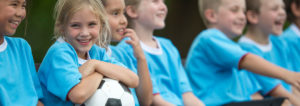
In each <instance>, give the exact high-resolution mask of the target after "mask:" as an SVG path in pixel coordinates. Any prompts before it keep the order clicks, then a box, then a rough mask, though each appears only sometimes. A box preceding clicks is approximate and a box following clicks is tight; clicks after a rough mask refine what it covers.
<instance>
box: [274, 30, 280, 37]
mask: <svg viewBox="0 0 300 106" xmlns="http://www.w3.org/2000/svg"><path fill="white" fill-rule="evenodd" d="M281 33H282V31H280V32H274V33H273V35H274V36H280V35H281Z"/></svg>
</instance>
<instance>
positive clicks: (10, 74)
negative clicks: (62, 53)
mask: <svg viewBox="0 0 300 106" xmlns="http://www.w3.org/2000/svg"><path fill="white" fill-rule="evenodd" d="M25 8H26V0H0V14H1V15H0V71H1V74H0V105H1V106H16V105H24V106H35V105H43V104H42V103H41V102H40V101H39V99H41V98H42V97H43V93H42V89H41V86H40V82H39V80H38V77H37V75H36V70H35V66H34V61H33V57H32V53H31V48H30V45H29V44H28V43H27V42H26V41H25V40H24V39H21V38H13V37H10V35H13V34H14V33H15V32H16V29H17V28H18V26H19V25H20V23H21V22H22V20H23V19H24V18H25V16H26V9H25Z"/></svg>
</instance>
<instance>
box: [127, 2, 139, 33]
mask: <svg viewBox="0 0 300 106" xmlns="http://www.w3.org/2000/svg"><path fill="white" fill-rule="evenodd" d="M141 1H142V0H125V6H126V7H127V6H132V9H134V10H137V9H138V7H139V6H140V4H141ZM125 16H126V18H127V21H128V27H129V28H133V27H134V25H133V22H132V19H131V17H129V16H128V15H127V14H125Z"/></svg>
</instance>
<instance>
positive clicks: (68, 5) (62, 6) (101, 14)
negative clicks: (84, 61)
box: [54, 0, 111, 49]
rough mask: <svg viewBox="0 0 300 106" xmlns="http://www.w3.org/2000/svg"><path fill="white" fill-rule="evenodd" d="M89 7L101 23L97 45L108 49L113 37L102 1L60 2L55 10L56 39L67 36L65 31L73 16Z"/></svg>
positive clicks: (68, 0) (69, 0)
mask: <svg viewBox="0 0 300 106" xmlns="http://www.w3.org/2000/svg"><path fill="white" fill-rule="evenodd" d="M87 7H88V8H90V10H91V11H92V12H93V13H94V14H95V15H96V16H97V17H98V18H99V22H100V23H101V25H100V27H101V29H100V32H99V37H98V39H97V41H96V44H97V45H99V46H100V47H103V48H106V49H107V46H108V44H109V43H110V40H111V36H109V34H110V27H109V23H108V21H107V15H106V12H105V9H104V7H103V5H102V3H101V1H100V0H58V1H57V3H56V5H55V9H54V18H55V27H54V37H55V38H56V39H57V38H59V37H62V38H64V37H65V36H66V34H67V33H66V32H65V31H66V30H65V29H66V28H67V24H68V22H69V21H70V19H71V18H72V16H73V15H74V14H75V13H76V12H78V11H79V10H81V9H82V8H87Z"/></svg>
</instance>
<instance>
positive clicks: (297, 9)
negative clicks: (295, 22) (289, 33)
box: [287, 2, 300, 18]
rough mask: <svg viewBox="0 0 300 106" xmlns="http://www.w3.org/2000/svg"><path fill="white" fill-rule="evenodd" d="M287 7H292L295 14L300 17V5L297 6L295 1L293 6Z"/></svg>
mask: <svg viewBox="0 0 300 106" xmlns="http://www.w3.org/2000/svg"><path fill="white" fill-rule="evenodd" d="M287 8H291V10H292V13H293V14H294V16H296V17H297V18H299V17H300V7H299V6H297V4H296V3H295V2H293V3H292V4H291V7H287Z"/></svg>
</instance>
